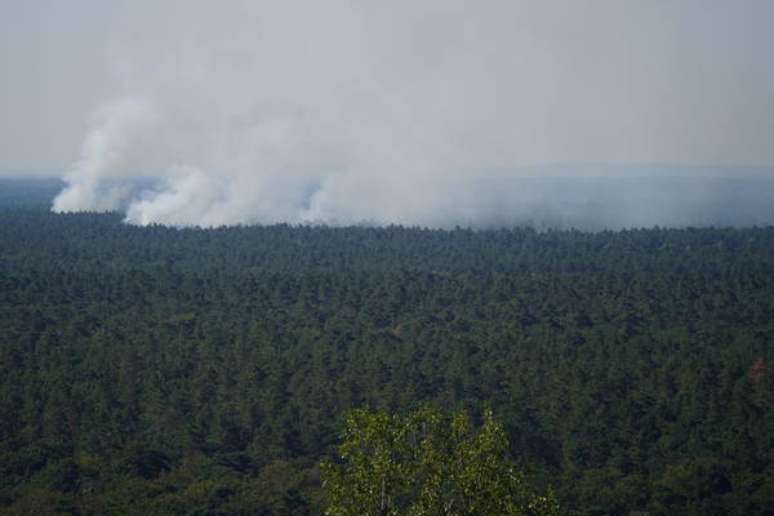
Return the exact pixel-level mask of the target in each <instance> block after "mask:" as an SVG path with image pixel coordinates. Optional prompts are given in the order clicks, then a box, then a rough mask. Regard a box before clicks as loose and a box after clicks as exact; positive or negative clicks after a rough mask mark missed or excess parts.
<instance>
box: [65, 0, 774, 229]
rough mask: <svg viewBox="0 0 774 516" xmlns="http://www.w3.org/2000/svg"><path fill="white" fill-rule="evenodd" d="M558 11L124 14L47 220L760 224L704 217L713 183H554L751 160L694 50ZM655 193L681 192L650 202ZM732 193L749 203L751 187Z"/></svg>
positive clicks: (649, 16)
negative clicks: (109, 79)
mask: <svg viewBox="0 0 774 516" xmlns="http://www.w3.org/2000/svg"><path fill="white" fill-rule="evenodd" d="M159 4H163V6H161V5H159ZM543 4H545V6H544V5H543ZM580 4H581V2H569V3H568V2H559V3H556V2H545V3H543V2H539V3H538V2H534V3H528V2H466V1H461V0H460V1H455V0H437V1H434V0H433V1H420V2H402V1H396V2H369V1H366V2H348V1H337V0H334V1H330V2H300V1H285V2H278V1H263V2H260V1H258V2H249V1H244V2H239V1H226V2H204V1H182V0H179V1H172V2H163V3H158V2H144V1H138V2H129V3H127V5H126V7H125V12H123V13H122V15H121V16H120V17H119V18H118V19H117V21H116V25H115V27H114V28H113V30H112V34H113V37H112V39H111V41H110V42H109V47H108V48H109V50H108V55H109V57H110V68H111V73H112V74H113V77H114V81H115V91H116V95H115V98H114V100H113V101H111V102H109V103H108V104H106V105H104V106H101V107H100V108H99V109H97V110H96V113H95V115H94V118H93V129H92V130H91V132H90V133H89V134H88V135H87V136H86V137H85V139H84V141H83V145H82V149H81V159H80V161H78V162H77V163H76V164H75V165H74V166H73V167H72V169H71V170H70V171H69V172H68V173H67V174H66V177H65V180H66V183H67V187H66V188H65V189H64V190H63V191H62V192H61V194H60V195H59V196H58V197H57V198H56V200H55V202H54V205H53V209H54V210H55V211H59V212H67V211H79V210H96V211H106V210H121V211H123V212H125V213H126V220H127V221H128V222H130V223H133V224H142V225H144V224H153V223H159V224H169V225H200V226H219V225H231V224H244V223H273V222H290V223H316V222H324V223H329V224H350V223H361V222H370V223H401V224H410V225H415V224H418V225H428V226H441V227H443V226H450V225H455V224H461V225H471V226H479V227H480V226H492V225H502V224H512V223H529V222H533V223H540V224H547V225H570V226H579V227H618V226H622V225H654V224H661V225H669V224H673V225H674V224H695V223H709V224H728V223H731V224H748V223H771V222H772V212H771V210H770V209H768V208H765V206H764V205H767V204H766V203H765V202H762V201H761V202H760V204H761V206H764V207H763V208H761V209H762V210H763V211H755V210H753V211H751V212H749V213H748V212H744V213H742V214H740V213H739V212H737V211H735V210H733V209H730V208H729V207H728V206H726V207H725V208H723V206H724V205H723V203H724V202H725V200H727V197H723V196H724V195H726V193H724V192H728V185H727V184H725V183H717V182H714V183H713V182H712V181H708V180H707V177H708V176H710V175H717V174H716V172H718V171H719V170H721V169H717V168H714V169H711V168H706V167H704V168H701V167H699V168H696V167H692V168H686V167H682V168H680V169H672V168H670V167H664V166H644V165H638V166H623V165H622V166H620V167H611V166H609V165H583V166H580V165H572V163H581V162H585V163H599V162H620V163H637V162H676V163H683V164H696V163H728V162H736V163H745V162H748V161H749V159H753V160H755V159H759V158H760V157H759V156H758V155H753V156H752V158H750V154H749V149H750V148H751V146H752V145H753V143H754V142H753V143H750V141H749V138H750V137H751V136H750V135H751V134H753V131H752V129H751V127H750V125H751V124H752V122H749V121H748V119H747V118H745V114H746V113H747V111H745V110H747V109H752V108H749V107H744V106H739V105H736V104H732V105H730V106H729V105H728V103H725V104H724V103H718V102H716V100H717V98H719V97H722V96H723V95H725V94H726V93H728V91H727V90H729V89H730V88H732V87H736V88H737V89H738V87H739V86H738V84H731V83H730V82H729V81H727V80H726V79H724V78H723V77H725V76H724V75H722V72H724V71H725V70H724V69H721V70H720V72H718V74H719V75H718V76H717V77H714V76H712V77H704V75H702V74H706V73H709V72H707V71H706V69H704V68H701V67H700V66H694V67H693V68H690V67H683V66H682V65H683V64H685V63H688V62H692V63H694V64H696V63H698V64H699V65H701V64H702V63H705V62H709V60H710V58H712V57H713V56H712V55H711V52H710V50H711V49H708V48H703V47H702V46H701V44H698V45H696V46H695V47H690V46H688V47H685V46H684V45H683V46H681V43H680V42H679V41H673V39H674V35H675V34H677V33H679V31H680V30H682V29H683V27H679V26H677V27H674V26H671V27H670V26H667V27H662V26H661V24H659V23H658V20H659V17H658V12H656V7H653V6H651V4H650V3H645V2H643V3H637V4H636V5H638V6H639V7H637V9H636V11H637V12H634V11H632V10H628V11H627V10H626V9H623V8H621V7H620V6H619V4H620V3H619V2H594V3H591V4H588V5H586V4H584V5H580ZM654 5H655V4H654ZM630 7H632V6H630ZM632 9H633V7H632ZM634 14H636V16H634ZM722 15H723V14H722V13H718V14H717V16H722ZM679 21H680V20H678V22H679ZM697 23H700V21H699V22H697ZM678 25H679V23H678ZM643 26H644V28H643ZM711 36H712V37H717V34H712V35H711ZM670 37H672V39H670ZM697 37H698V38H699V43H701V42H702V41H704V39H701V38H703V37H704V36H701V35H699V36H697ZM706 38H707V41H710V39H709V38H710V35H709V34H708V35H707V36H706ZM664 41H666V43H665V42H664ZM670 42H671V43H670ZM715 66H716V67H717V66H720V67H721V68H722V66H723V65H715ZM729 66H730V65H729ZM713 73H714V72H713ZM704 79H712V81H711V82H710V81H708V83H707V84H708V86H707V87H706V90H705V91H704V93H702V94H697V93H696V92H695V91H694V86H695V84H696V83H697V81H702V80H704ZM751 94H752V93H751ZM687 100H690V102H687ZM713 116H714V117H723V119H724V120H727V121H728V120H731V121H732V122H733V121H736V122H735V123H736V124H737V125H738V126H739V127H740V128H741V129H744V131H741V134H739V135H736V134H734V135H729V134H728V132H726V131H721V130H720V129H718V128H715V127H712V126H710V125H708V124H704V123H703V120H704V119H706V118H708V117H710V118H711V117H713ZM758 118H760V117H758ZM751 120H752V119H751ZM756 120H757V119H756ZM692 124H696V125H695V126H694V125H692ZM699 126H701V127H699ZM697 129H700V130H698V131H697ZM744 137H747V138H748V140H744V141H743V140H742V138H744ZM756 137H757V136H756ZM769 147H770V146H769ZM764 158H765V156H764ZM772 162H774V160H772ZM548 163H567V165H547V164H548ZM744 170H746V171H748V172H749V171H750V170H752V172H753V174H752V175H753V176H755V177H757V178H758V179H761V177H763V178H764V179H766V180H768V179H770V178H771V176H772V174H771V170H770V169H765V168H759V169H754V170H753V169H744ZM736 173H737V172H734V174H736ZM675 174H679V175H684V174H687V175H689V176H691V177H693V178H694V179H693V180H694V181H699V183H700V184H698V183H695V182H694V183H690V184H687V185H686V186H684V187H678V188H676V189H675V186H674V185H673V184H669V185H667V184H665V183H664V180H665V179H664V178H665V177H667V178H668V177H669V176H674V175H675ZM726 175H727V174H726ZM732 175H733V174H732ZM611 176H613V177H612V179H611ZM655 176H658V177H659V178H660V179H658V180H656V181H652V179H653V177H655ZM599 177H605V178H608V180H606V181H602V182H599V181H600V180H599V179H595V178H599ZM642 177H648V178H650V179H651V181H649V182H647V184H643V183H641V182H639V183H638V181H639V180H638V179H637V178H642ZM764 183H765V185H766V186H765V188H768V189H769V190H768V192H769V193H771V192H772V190H771V183H770V182H766V181H764ZM761 184H763V183H761ZM697 185H698V186H697ZM680 188H682V190H681V189H680ZM734 188H736V189H737V190H736V191H737V197H739V196H741V197H742V198H745V199H747V205H748V207H749V206H751V204H750V202H752V205H755V203H756V202H759V201H760V199H758V198H757V197H756V198H755V199H753V200H752V201H750V199H748V197H749V196H750V195H752V196H753V197H755V195H758V196H760V192H761V187H760V185H758V186H752V187H750V186H749V185H747V186H741V187H740V186H738V185H737V186H735V187H734ZM740 188H741V190H739V189H740ZM742 190H744V192H742V193H739V192H740V191H742ZM745 196H747V197H745ZM756 199H758V200H756ZM737 200H738V199H737ZM719 206H720V209H719ZM767 210H768V211H767ZM748 211H749V210H748Z"/></svg>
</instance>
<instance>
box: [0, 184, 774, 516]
mask: <svg viewBox="0 0 774 516" xmlns="http://www.w3.org/2000/svg"><path fill="white" fill-rule="evenodd" d="M19 192H22V193H24V192H27V193H24V195H27V197H24V196H22V197H23V198H24V199H27V201H28V202H17V201H14V202H0V222H1V223H0V513H7V514H47V513H65V514H128V513H131V514H321V513H322V511H323V510H324V508H325V506H326V497H325V493H324V492H323V490H322V487H321V482H320V475H321V473H320V464H321V462H323V461H326V460H332V459H335V455H336V450H337V446H339V444H340V443H341V436H342V431H343V429H344V424H345V418H346V417H347V414H348V413H350V411H351V410H352V409H371V410H382V411H385V412H386V413H393V414H405V413H407V412H408V411H411V410H415V409H417V408H418V407H421V406H433V407H438V408H440V409H442V410H449V411H451V410H455V411H456V410H463V409H464V410H466V411H468V413H470V414H471V415H472V418H473V420H474V421H475V422H477V423H480V422H481V421H482V418H483V417H484V414H485V413H487V412H488V411H491V413H492V414H493V415H494V417H495V418H496V419H497V420H498V421H499V422H501V423H502V426H503V428H504V430H505V434H506V436H507V442H508V446H507V451H506V453H507V454H508V456H509V457H510V458H511V459H512V460H513V461H514V462H515V464H517V465H518V467H519V469H520V471H521V472H522V473H523V475H524V478H525V481H526V482H528V483H529V484H530V486H531V487H532V488H534V489H536V490H539V491H544V490H548V489H550V490H551V491H552V492H553V493H555V495H556V498H557V500H558V502H559V505H560V507H561V510H562V512H563V513H566V514H600V515H601V514H622V515H625V514H630V513H632V512H633V511H635V512H636V511H640V512H648V513H651V514H746V515H750V514H774V462H773V460H772V459H773V458H774V457H773V456H772V454H773V453H774V452H772V450H774V410H772V401H774V373H772V364H774V228H772V227H751V228H746V229H728V228H684V229H665V228H658V227H655V228H648V229H629V230H622V231H599V232H581V231H577V230H572V229H566V230H546V231H538V230H536V229H534V228H530V227H516V228H509V229H496V230H478V231H473V230H470V229H466V228H456V229H452V230H437V229H427V228H421V227H400V226H388V227H368V226H351V227H327V226H291V225H271V226H261V225H252V226H239V227H229V228H214V229H196V228H187V229H179V228H170V227H164V226H147V227H136V226H131V225H128V224H125V223H123V221H122V218H121V215H119V214H117V213H78V214H53V213H50V212H49V211H48V208H47V206H46V205H45V204H43V203H41V202H39V201H40V199H41V198H43V197H45V196H44V195H43V194H41V193H40V191H37V190H36V191H31V193H29V192H30V191H29V190H24V189H19ZM28 194H29V195H28ZM19 195H21V194H19ZM0 200H2V199H0Z"/></svg>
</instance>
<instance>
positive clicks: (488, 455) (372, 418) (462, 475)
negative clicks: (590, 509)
mask: <svg viewBox="0 0 774 516" xmlns="http://www.w3.org/2000/svg"><path fill="white" fill-rule="evenodd" d="M507 448H508V443H507V439H506V436H505V432H504V430H503V427H502V425H501V424H499V423H498V422H497V421H495V419H494V417H493V415H492V412H491V411H490V410H486V411H485V412H484V416H483V423H482V425H481V427H480V428H479V429H474V428H473V426H472V424H471V422H470V418H469V416H468V415H467V413H466V412H464V411H461V412H458V413H457V414H454V415H447V414H443V413H441V412H440V411H439V410H437V409H433V408H431V407H429V406H425V407H423V408H421V409H419V410H417V411H414V412H412V413H410V414H408V415H406V416H400V415H397V414H396V415H389V414H387V413H386V412H384V411H379V412H369V411H367V410H363V409H359V410H354V411H352V412H350V413H349V414H348V415H347V418H346V428H345V431H344V436H343V443H342V444H341V445H340V446H339V454H340V457H341V462H331V461H324V462H323V463H322V466H321V468H322V484H323V488H324V489H325V490H326V492H327V495H328V500H329V504H328V508H327V509H326V514H330V515H337V516H356V515H387V514H390V515H398V514H414V515H427V514H450V515H452V514H453V515H465V514H467V515H488V514H534V515H549V514H558V512H559V505H558V503H557V502H556V500H555V499H554V498H553V496H552V495H547V496H538V495H532V494H530V493H529V491H528V489H527V488H526V486H525V485H524V481H523V479H522V477H521V475H520V474H519V473H518V472H517V469H516V466H515V464H514V463H513V462H511V461H509V460H508V459H506V452H507Z"/></svg>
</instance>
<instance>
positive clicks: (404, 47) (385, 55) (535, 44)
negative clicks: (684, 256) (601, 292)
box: [0, 0, 774, 168]
mask: <svg viewBox="0 0 774 516" xmlns="http://www.w3.org/2000/svg"><path fill="white" fill-rule="evenodd" d="M328 4H329V3H328V2H232V1H223V2H221V1H219V2H214V1H213V2H195V1H194V2H164V1H159V2H143V1H140V2H128V3H127V4H126V5H121V2H119V1H104V0H24V1H20V0H0V77H1V78H2V80H0V113H1V114H2V115H1V116H0V168H7V167H38V166H64V165H69V164H71V163H73V162H74V161H76V160H77V159H78V156H79V145H80V142H81V140H82V139H83V136H84V134H85V132H86V130H87V128H88V127H89V120H90V117H91V116H92V114H93V112H94V110H95V109H96V108H97V107H98V106H99V105H100V103H101V102H104V101H105V100H106V99H108V98H110V97H111V95H114V94H115V93H116V92H118V91H119V90H120V88H121V86H122V81H123V82H124V84H123V85H124V86H125V81H126V77H120V75H121V72H120V68H121V64H120V61H121V60H122V59H125V60H129V61H131V60H133V59H134V60H142V59H153V58H154V55H153V54H154V52H160V53H163V52H169V51H170V44H172V46H173V47H174V46H175V44H177V43H180V42H181V41H183V40H184V39H185V38H188V40H189V42H188V43H189V44H191V45H195V44H196V38H197V34H198V35H199V36H200V37H201V41H202V42H206V41H211V40H213V39H220V40H222V41H223V40H226V39H228V38H230V37H232V36H233V35H234V34H235V33H237V34H238V33H239V31H243V30H250V27H249V26H250V25H252V26H253V27H254V29H255V31H256V32H260V31H267V32H270V31H272V30H276V31H278V32H282V33H284V34H283V35H282V36H277V35H271V34H268V35H267V36H266V39H265V41H267V42H269V43H271V42H272V38H274V40H276V42H277V43H280V44H282V45H285V44H287V43H288V42H290V41H292V40H294V39H295V40H296V41H297V42H301V43H299V44H302V43H312V44H314V45H316V46H318V48H317V49H313V50H312V51H308V49H307V51H304V52H301V53H300V54H299V52H298V48H294V49H283V48H282V47H281V46H279V47H277V48H273V49H271V51H270V52H267V51H266V49H249V48H244V49H240V52H244V53H247V54H250V53H251V52H252V51H253V50H254V51H255V53H254V55H253V56H250V55H248V56H247V57H246V58H248V59H249V58H251V57H254V58H257V59H263V60H264V62H263V63H262V64H263V65H264V66H265V67H266V69H265V72H266V74H267V75H271V74H272V73H273V69H281V70H280V74H283V73H284V74H285V77H283V78H282V80H283V81H285V80H290V81H293V80H301V81H305V80H312V81H313V80H315V78H314V76H313V73H312V72H310V76H309V77H304V72H303V70H296V71H293V70H291V69H292V68H293V66H294V63H293V62H286V60H292V59H296V60H297V61H298V63H299V64H300V65H303V66H307V65H308V64H309V62H308V60H309V58H310V54H311V56H312V57H313V58H321V59H327V60H329V61H330V66H331V70H330V72H331V73H341V72H342V69H345V68H347V67H356V70H355V71H354V72H353V73H352V76H358V75H359V76H360V78H361V79H369V80H373V81H380V82H382V83H383V84H384V88H385V89H390V88H393V89H394V90H393V92H389V91H388V95H389V94H392V95H394V97H395V98H398V97H403V98H404V99H405V98H408V99H410V100H409V101H406V102H405V104H407V105H409V106H410V105H411V101H429V100H434V101H435V104H436V105H434V106H430V107H429V108H427V109H428V111H433V113H429V114H428V116H435V115H437V110H439V109H440V110H443V109H450V110H451V111H453V113H452V116H450V122H452V123H458V124H466V125H467V126H468V127H467V131H470V132H482V131H484V132H487V133H489V134H488V137H489V138H490V139H491V140H492V141H491V143H490V145H489V146H488V148H482V149H481V150H482V151H491V152H492V153H493V154H499V156H497V157H494V158H493V159H492V161H497V162H500V163H502V164H506V165H507V164H509V163H511V162H512V163H513V164H520V163H531V162H544V161H577V160H580V161H588V160H592V161H661V162H681V163H686V162H688V163H703V164H708V163H712V164H714V163H735V164H757V165H773V164H774V144H772V135H774V94H772V92H774V65H772V62H774V60H773V59H774V58H773V57H772V56H773V55H774V30H772V23H774V22H773V20H774V2H772V1H770V0H759V1H754V0H736V1H728V0H695V1H681V0H671V1H666V0H639V1H625V0H614V1H604V0H589V1H583V0H568V1H550V0H549V1H546V0H540V1H531V2H527V1H524V2H518V1H503V2H496V1H486V0H484V1H471V2H461V1H453V0H444V1H438V2H427V1H410V2H401V1H397V2H396V1H390V2H368V1H363V2H352V4H351V6H347V3H346V2H343V3H342V2H330V7H328ZM322 6H325V7H322ZM347 9H349V10H350V11H351V12H350V13H347V12H346V11H347ZM243 14H244V15H246V18H247V19H245V18H244V17H243ZM358 17H359V18H360V19H356V18H358ZM232 24H238V25H239V27H238V28H237V29H236V30H234V28H233V27H231V25H232ZM359 29H364V31H365V32H368V33H366V34H363V33H358V30H359ZM310 33H311V34H310ZM143 39H144V40H143ZM254 42H257V40H251V41H248V42H247V43H246V44H248V45H249V44H251V43H254ZM154 44H161V45H165V47H166V48H158V49H154V48H153V45H154ZM364 44H365V45H367V49H368V51H369V52H368V53H367V54H366V53H360V54H361V55H353V54H355V53H353V52H351V49H349V48H347V47H348V45H364ZM133 45H136V46H134V47H133ZM326 45H329V47H328V48H326ZM285 50H288V53H287V55H283V52H284V51H285ZM177 51H181V50H180V47H178V48H177ZM363 54H365V55H363ZM363 59H365V60H369V59H371V60H372V62H370V63H369V62H362V60H363ZM156 64H158V62H157V63H156ZM134 65H135V66H136V65H137V63H134ZM140 66H141V65H140ZM152 68H153V67H149V70H150V71H151V72H152V71H153V70H152ZM318 71H319V70H315V71H314V73H316V72H318ZM294 73H295V74H296V75H295V76H293V74H294ZM482 75H488V77H489V79H488V80H481V76H482ZM363 76H367V77H363ZM255 79H256V81H260V80H261V78H260V77H255ZM270 80H271V79H269V81H270ZM447 81H454V82H456V83H458V84H454V85H451V86H450V85H448V84H446V82H447ZM256 87H258V85H256ZM412 89H413V91H412ZM398 90H399V91H398ZM444 96H446V99H444ZM466 98H467V99H468V102H469V103H470V105H469V106H467V107H466V108H465V109H459V107H458V106H456V107H455V106H451V107H449V106H444V105H443V102H444V101H445V100H447V101H448V102H460V101H465V99H466ZM411 107H413V106H411ZM459 133H465V131H458V134H457V136H459V137H462V138H464V137H465V135H464V134H462V135H460V134H459ZM484 147H487V146H484Z"/></svg>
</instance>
